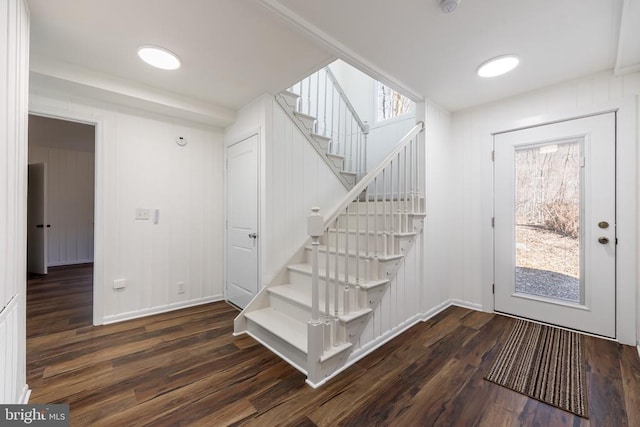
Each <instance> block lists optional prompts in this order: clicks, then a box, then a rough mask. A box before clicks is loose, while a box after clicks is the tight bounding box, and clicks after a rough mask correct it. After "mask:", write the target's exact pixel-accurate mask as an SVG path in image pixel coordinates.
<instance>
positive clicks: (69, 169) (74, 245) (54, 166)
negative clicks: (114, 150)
mask: <svg viewBox="0 0 640 427" xmlns="http://www.w3.org/2000/svg"><path fill="white" fill-rule="evenodd" d="M89 143H91V144H93V141H89ZM43 162H44V163H46V164H47V223H48V224H51V228H49V229H48V230H47V233H48V236H47V238H48V246H49V247H48V255H49V257H48V258H49V266H57V265H69V264H80V263H86V262H93V198H94V154H93V153H92V152H87V151H75V150H65V149H59V148H50V147H41V146H36V145H30V146H29V163H43Z"/></svg>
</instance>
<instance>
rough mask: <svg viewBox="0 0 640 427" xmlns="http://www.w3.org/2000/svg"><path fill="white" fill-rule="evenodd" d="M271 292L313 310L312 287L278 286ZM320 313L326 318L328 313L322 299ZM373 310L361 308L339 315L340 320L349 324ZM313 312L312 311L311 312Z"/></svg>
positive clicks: (330, 307) (330, 308)
mask: <svg viewBox="0 0 640 427" xmlns="http://www.w3.org/2000/svg"><path fill="white" fill-rule="evenodd" d="M269 292H271V293H274V294H276V295H279V296H281V297H283V298H286V299H288V300H290V301H293V302H296V303H298V304H300V305H303V306H305V307H307V308H309V309H311V287H310V286H303V285H294V284H289V283H287V284H284V285H278V286H273V287H271V288H269ZM319 307H320V313H321V314H322V315H323V316H324V315H325V314H326V313H325V312H324V309H325V300H324V298H321V299H320V304H319ZM372 311H373V310H372V309H371V308H369V307H367V308H361V309H360V310H356V311H352V312H351V313H349V314H347V315H344V314H340V315H338V318H339V319H340V320H342V321H343V322H348V321H350V320H354V319H357V318H359V317H361V316H364V315H366V314H369V313H371V312H372ZM309 312H311V311H309ZM329 312H330V313H333V312H334V310H333V302H331V303H330V304H329Z"/></svg>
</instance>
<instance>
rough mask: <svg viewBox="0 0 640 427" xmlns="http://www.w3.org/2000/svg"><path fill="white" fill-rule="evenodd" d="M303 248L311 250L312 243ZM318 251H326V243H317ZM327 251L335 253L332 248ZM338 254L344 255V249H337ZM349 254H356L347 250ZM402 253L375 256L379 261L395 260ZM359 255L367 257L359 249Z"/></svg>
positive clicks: (400, 256)
mask: <svg viewBox="0 0 640 427" xmlns="http://www.w3.org/2000/svg"><path fill="white" fill-rule="evenodd" d="M305 249H307V250H313V245H307V246H305ZM318 251H319V252H327V245H318ZM329 253H330V254H335V253H336V251H335V249H333V248H330V249H329ZM338 255H344V249H343V248H341V249H338ZM349 256H353V257H354V256H356V251H355V250H353V251H349ZM371 256H372V257H376V255H371ZM403 256H404V255H402V254H398V255H387V256H381V255H377V258H378V260H379V261H391V260H395V259H400V258H402V257H403ZM360 257H361V258H366V257H367V253H366V252H364V251H360Z"/></svg>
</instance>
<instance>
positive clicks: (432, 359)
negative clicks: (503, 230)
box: [27, 265, 640, 427]
mask: <svg viewBox="0 0 640 427" xmlns="http://www.w3.org/2000/svg"><path fill="white" fill-rule="evenodd" d="M91 278H92V268H91V265H83V266H72V267H57V268H52V269H51V274H50V275H49V276H48V277H44V276H32V277H30V278H29V283H28V296H27V300H28V303H27V336H28V338H27V376H28V383H29V385H30V386H31V388H32V395H31V402H32V403H69V404H70V405H71V421H72V425H73V426H100V425H104V426H116V425H117V426H119V427H120V426H136V427H137V426H145V425H149V426H165V425H166V426H173V425H194V426H214V425H215V426H223V425H234V426H260V427H264V426H274V425H284V426H289V425H291V426H343V425H346V426H360V425H367V426H368V425H372V426H378V425H383V426H414V425H420V426H422V425H443V426H487V427H496V426H497V427H500V426H537V425H540V426H555V425H558V426H575V427H578V426H580V427H590V426H608V425H611V426H616V427H617V426H626V425H629V426H635V425H640V359H639V358H638V354H637V352H636V349H635V348H633V347H628V346H622V345H619V344H616V343H614V342H611V341H606V340H601V339H597V338H593V337H585V358H586V364H587V369H588V371H587V389H588V396H589V406H590V411H591V418H590V419H589V420H585V419H581V418H579V417H576V416H574V415H572V414H569V413H567V412H564V411H562V410H559V409H557V408H554V407H551V406H549V405H546V404H544V403H541V402H538V401H535V400H532V399H530V398H528V397H526V396H524V395H521V394H518V393H515V392H513V391H511V390H508V389H506V388H504V387H500V386H498V385H496V384H493V383H490V382H488V381H486V380H484V379H483V376H484V375H485V374H486V372H487V371H488V369H489V368H490V366H491V363H492V362H493V359H494V358H495V356H496V355H497V353H498V352H499V351H500V349H501V348H502V345H503V343H504V342H505V340H506V338H507V336H508V334H509V331H510V329H511V326H512V324H513V319H511V318H508V317H504V316H499V315H494V314H490V313H481V312H477V311H472V310H467V309H464V308H461V307H450V308H448V309H446V310H444V311H442V312H441V313H438V314H437V315H436V316H434V317H433V318H431V319H429V320H427V321H425V322H420V323H418V324H416V325H415V326H414V327H412V328H411V329H410V330H408V331H407V332H406V333H404V334H402V335H400V336H398V337H396V338H395V339H393V340H392V341H390V342H389V343H387V344H386V345H384V346H383V347H382V348H380V349H378V350H377V351H375V352H374V353H372V354H370V355H369V356H367V357H365V358H363V359H362V360H360V361H359V362H358V363H356V364H355V365H354V366H352V367H350V368H349V369H347V370H346V371H344V372H343V373H342V374H341V375H340V376H338V377H337V378H334V379H332V380H331V381H329V382H328V383H327V384H326V385H324V386H323V387H321V388H320V389H317V390H314V389H311V388H310V387H308V386H307V385H306V384H305V382H304V380H305V377H304V375H303V374H301V373H300V372H298V371H297V370H295V369H293V368H292V367H291V366H289V365H287V364H286V363H284V362H283V361H282V360H280V359H279V358H278V357H276V356H275V355H273V354H272V353H270V352H269V351H268V350H266V349H265V348H264V347H263V346H261V345H260V344H258V343H257V342H256V341H255V340H253V339H252V338H251V337H249V336H247V335H241V336H238V337H234V336H233V335H232V331H233V318H234V317H235V316H236V315H237V314H238V311H237V309H235V308H234V307H231V306H230V305H228V304H226V303H223V302H220V303H213V304H206V305H201V306H197V307H190V308H187V309H183V310H175V311H170V312H167V313H161V314H158V315H154V316H149V317H144V318H139V319H134V320H131V321H127V322H120V323H116V324H111V325H105V326H98V327H94V326H92V325H91V322H92V302H91V296H92V288H91Z"/></svg>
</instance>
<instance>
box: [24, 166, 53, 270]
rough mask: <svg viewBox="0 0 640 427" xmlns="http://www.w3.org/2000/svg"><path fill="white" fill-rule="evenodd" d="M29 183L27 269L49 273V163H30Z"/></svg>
mask: <svg viewBox="0 0 640 427" xmlns="http://www.w3.org/2000/svg"><path fill="white" fill-rule="evenodd" d="M28 179H29V180H28V184H27V271H28V272H29V273H36V274H47V265H48V263H49V262H48V253H47V232H48V228H49V224H47V164H46V163H35V164H31V165H29V172H28Z"/></svg>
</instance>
